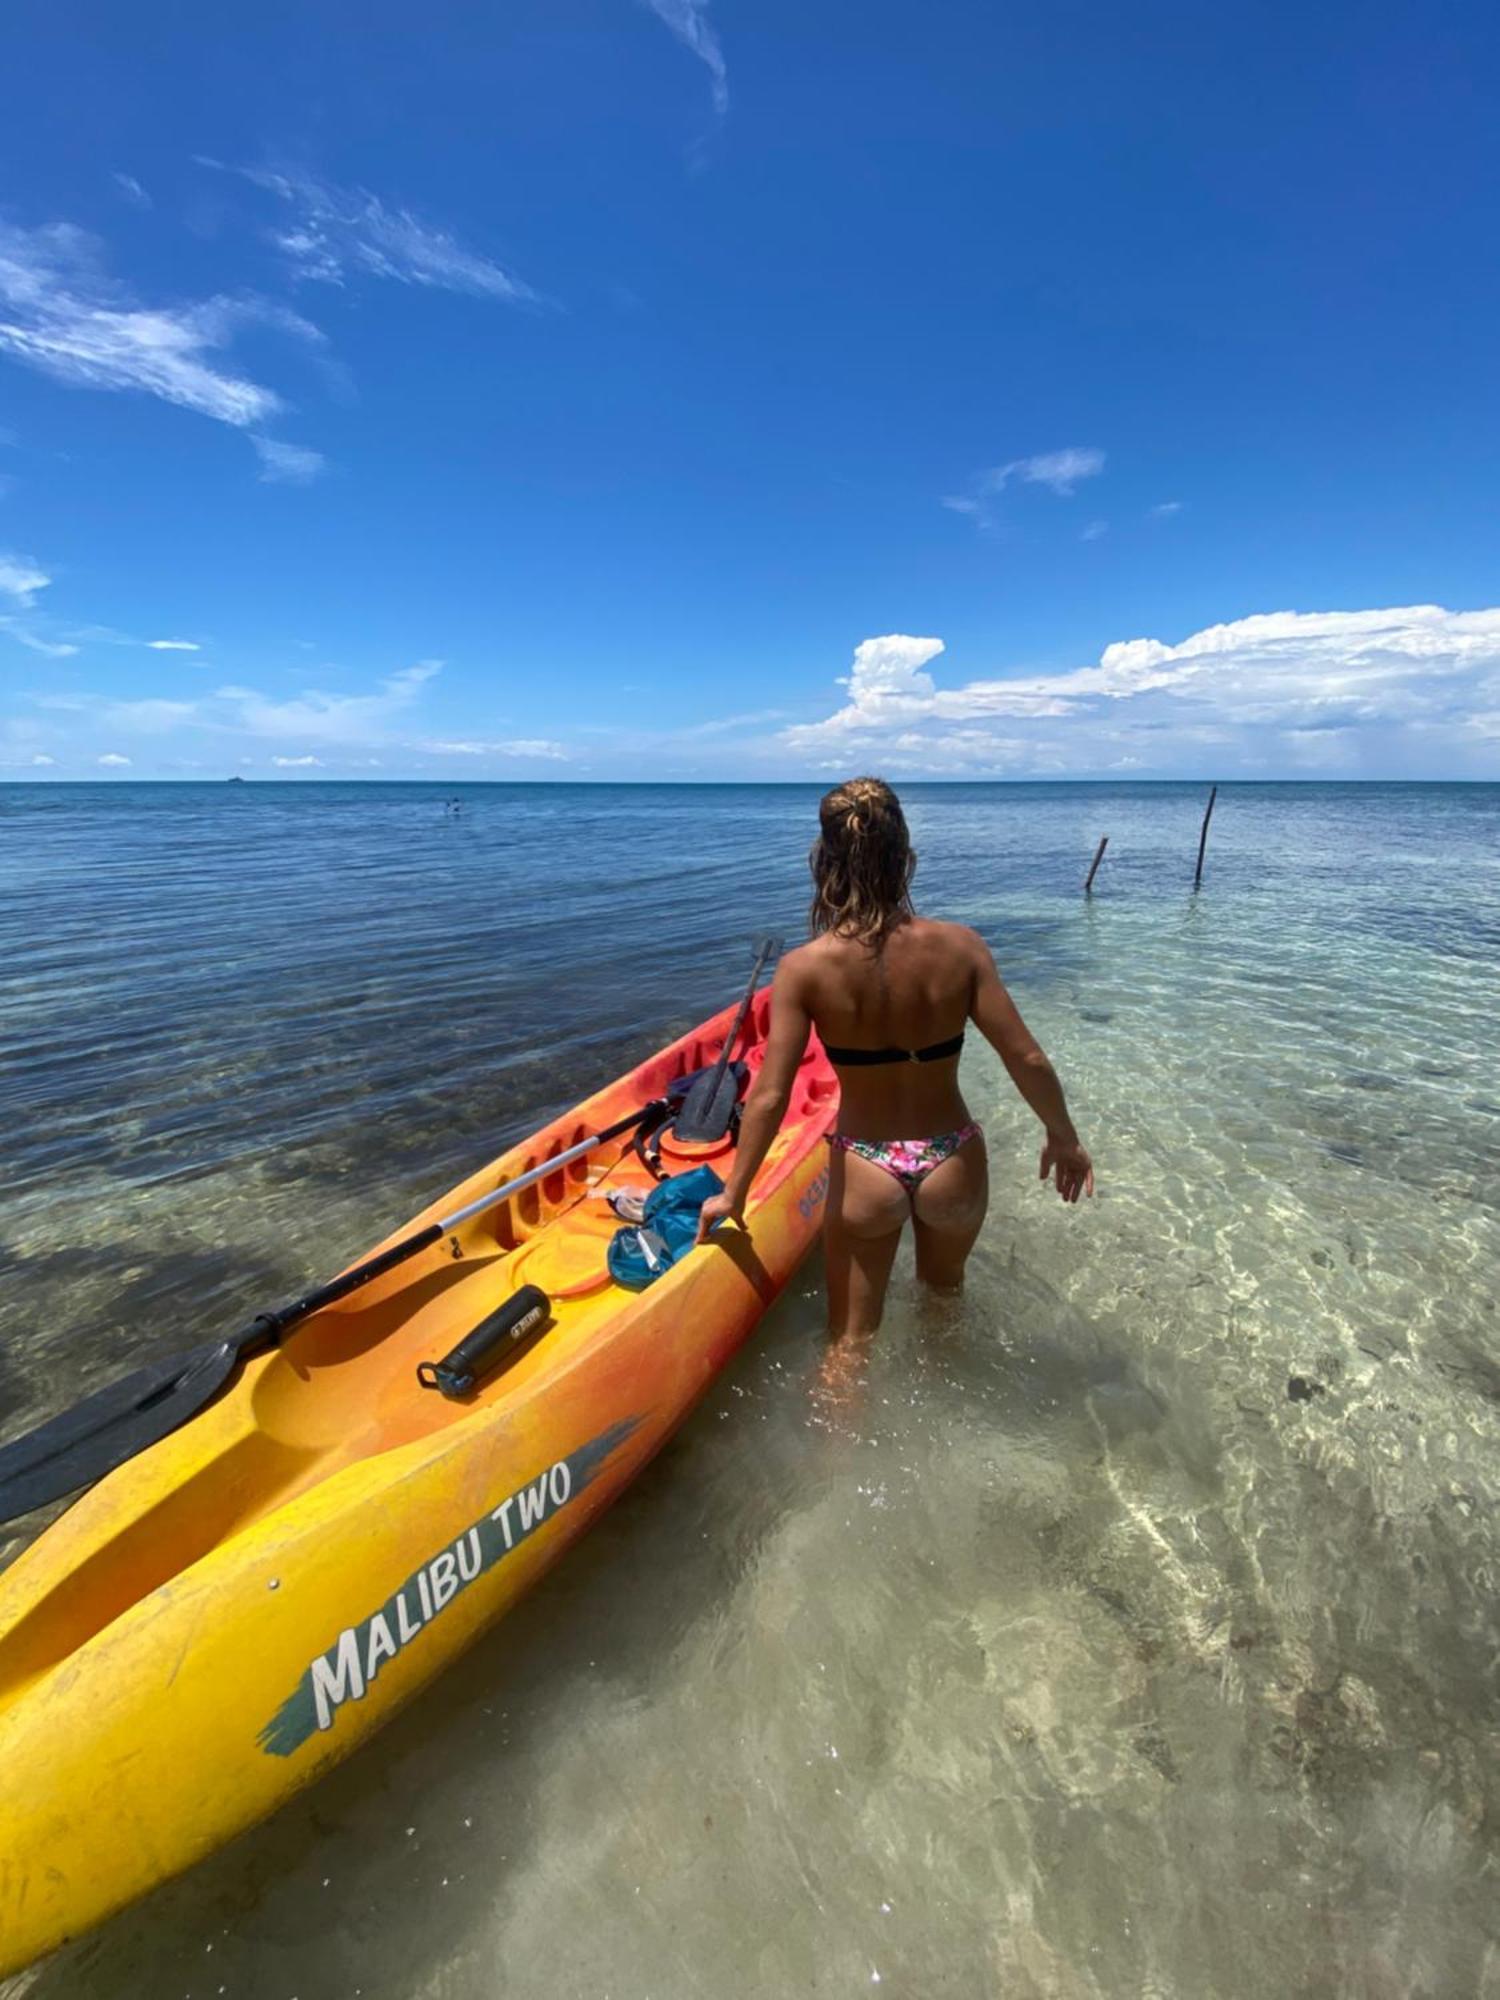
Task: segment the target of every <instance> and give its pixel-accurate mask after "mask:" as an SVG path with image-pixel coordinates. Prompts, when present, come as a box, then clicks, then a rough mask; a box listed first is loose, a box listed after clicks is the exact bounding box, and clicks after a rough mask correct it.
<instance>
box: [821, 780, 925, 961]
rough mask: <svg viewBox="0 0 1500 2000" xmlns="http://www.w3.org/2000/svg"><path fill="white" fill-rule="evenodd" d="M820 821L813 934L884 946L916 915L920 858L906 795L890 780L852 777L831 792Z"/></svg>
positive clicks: (824, 798) (827, 797)
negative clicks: (914, 884)
mask: <svg viewBox="0 0 1500 2000" xmlns="http://www.w3.org/2000/svg"><path fill="white" fill-rule="evenodd" d="M818 824H819V827H820V829H821V831H820V832H819V835H818V838H817V839H816V840H815V841H814V842H813V849H812V853H811V854H810V855H809V857H808V860H809V863H810V865H811V867H812V877H813V898H812V908H811V910H810V911H809V913H808V924H809V926H810V928H811V930H812V932H813V935H814V936H815V937H816V936H817V935H818V933H819V932H821V931H831V932H832V934H833V935H834V936H835V937H850V938H862V939H863V940H864V941H865V942H866V943H869V944H873V945H874V946H875V947H876V949H877V950H878V949H879V947H880V946H881V945H882V944H884V942H885V940H886V938H887V937H888V936H889V935H890V933H891V932H892V931H893V930H894V929H895V928H896V926H897V924H899V923H903V922H904V921H905V920H906V918H908V917H909V916H911V914H912V907H911V895H910V888H911V878H912V870H913V869H914V868H915V866H916V856H915V855H914V854H913V853H912V851H911V837H910V835H909V834H908V833H907V830H906V815H905V814H904V813H903V812H902V810H901V801H900V800H899V799H898V798H897V797H896V794H895V793H894V792H893V791H892V790H891V788H890V786H889V785H888V784H886V782H885V780H884V779H883V778H850V779H849V780H848V781H847V782H846V783H844V784H842V785H835V786H834V788H833V790H832V791H831V792H827V793H825V794H824V796H823V798H822V800H821V801H820V803H819V806H818Z"/></svg>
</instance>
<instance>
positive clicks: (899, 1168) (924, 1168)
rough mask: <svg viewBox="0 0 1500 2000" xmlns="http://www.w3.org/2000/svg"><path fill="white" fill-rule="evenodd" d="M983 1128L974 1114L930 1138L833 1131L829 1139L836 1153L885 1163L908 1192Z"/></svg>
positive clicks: (915, 1187) (889, 1172) (888, 1171)
mask: <svg viewBox="0 0 1500 2000" xmlns="http://www.w3.org/2000/svg"><path fill="white" fill-rule="evenodd" d="M979 1132H980V1128H979V1126H978V1125H977V1124H976V1123H975V1122H974V1120H973V1119H972V1118H971V1119H970V1120H969V1122H968V1124H967V1125H960V1126H959V1128H958V1130H957V1131H956V1132H936V1133H934V1134H933V1136H932V1137H931V1138H930V1139H851V1138H850V1137H849V1135H848V1133H847V1132H830V1133H829V1135H828V1143H829V1145H830V1146H831V1147H832V1148H833V1150H834V1151H835V1152H836V1153H858V1155H859V1157H860V1158H861V1159H862V1160H868V1161H869V1162H870V1165H871V1166H872V1167H884V1169H885V1171H886V1172H887V1173H888V1174H891V1175H892V1176H894V1178H895V1179H896V1180H898V1181H900V1183H901V1185H902V1187H904V1188H905V1189H906V1192H907V1193H908V1194H915V1193H916V1191H917V1189H918V1188H919V1187H920V1186H921V1185H922V1183H923V1181H925V1180H926V1178H927V1176H928V1175H929V1174H930V1173H931V1172H932V1170H933V1168H934V1167H940V1166H941V1165H942V1164H943V1162H944V1160H951V1159H952V1158H953V1155H954V1154H955V1153H956V1152H957V1151H958V1149H959V1147H960V1146H962V1145H965V1144H967V1142H968V1141H969V1140H970V1139H977V1138H978V1137H979Z"/></svg>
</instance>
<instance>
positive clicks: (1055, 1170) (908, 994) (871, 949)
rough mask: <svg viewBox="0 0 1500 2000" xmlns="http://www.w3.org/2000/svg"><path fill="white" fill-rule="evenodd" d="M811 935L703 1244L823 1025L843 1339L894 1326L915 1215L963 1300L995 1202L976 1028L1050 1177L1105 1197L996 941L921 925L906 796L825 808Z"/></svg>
mask: <svg viewBox="0 0 1500 2000" xmlns="http://www.w3.org/2000/svg"><path fill="white" fill-rule="evenodd" d="M818 819H819V823H820V825H821V828H822V831H821V833H820V835H819V837H818V839H817V841H816V843H815V844H814V846H813V850H812V856H811V862H812V874H813V900H812V914H811V929H812V933H813V936H812V941H811V942H810V943H809V944H805V945H803V946H801V947H800V948H799V949H798V950H796V951H793V952H789V953H788V954H787V956H786V957H785V958H784V959H783V960H782V962H781V966H780V969H779V970H778V972H777V974H776V983H775V986H774V988H773V990H772V995H771V1025H770V1032H769V1034H768V1036H767V1040H766V1054H765V1060H764V1061H763V1062H762V1064H761V1067H760V1074H759V1075H758V1076H757V1078H756V1080H755V1084H754V1086H753V1088H752V1089H751V1091H750V1094H749V1096H748V1098H747V1099H746V1101H745V1112H744V1120H743V1124H742V1127H741V1132H740V1142H739V1148H738V1151H737V1153H736V1155H735V1162H734V1166H733V1169H732V1170H731V1172H730V1176H729V1180H728V1182H727V1184H726V1186H725V1190H724V1192H723V1194H721V1195H716V1196H715V1197H714V1198H713V1199H712V1200H711V1201H708V1202H705V1204H704V1207H703V1214H702V1220H701V1222H700V1225H699V1241H700V1242H701V1241H702V1240H703V1238H704V1236H706V1235H707V1233H708V1231H709V1230H710V1229H711V1228H712V1227H713V1225H714V1224H715V1223H716V1222H718V1221H721V1220H722V1219H723V1218H725V1217H731V1218H733V1220H734V1221H736V1222H738V1221H740V1220H741V1219H742V1218H743V1215H744V1208H745V1201H746V1198H747V1196H748V1195H749V1192H750V1186H751V1183H752V1182H753V1181H754V1179H755V1176H756V1173H757V1172H758V1171H759V1168H760V1165H761V1162H762V1161H763V1160H764V1159H765V1157H766V1154H767V1152H768V1151H769V1149H770V1145H771V1141H772V1140H773V1139H774V1138H775V1136H776V1133H777V1129H778V1128H779V1126H780V1124H781V1121H782V1119H783V1118H784V1117H785V1115H786V1108H787V1102H788V1099H789V1097H790V1094H791V1088H792V1082H793V1079H794V1078H795V1076H796V1073H797V1065H798V1064H799V1063H800V1062H801V1060H802V1053H803V1050H804V1049H805V1048H806V1046H807V1037H808V1031H809V1029H811V1028H816V1029H817V1031H818V1034H819V1035H820V1036H821V1038H822V1041H823V1046H824V1049H825V1050H826V1051H827V1054H828V1059H829V1061H830V1062H831V1063H832V1064H833V1066H834V1068H835V1070H837V1072H838V1077H839V1083H840V1086H841V1095H840V1103H839V1117H838V1129H837V1131H835V1132H834V1133H832V1134H831V1135H830V1139H829V1144H830V1147H831V1148H832V1160H831V1171H830V1175H829V1184H828V1207H827V1212H826V1216H825V1220H824V1241H825V1247H826V1250H827V1259H828V1321H829V1330H830V1331H831V1332H832V1333H834V1334H845V1333H848V1334H858V1333H869V1332H873V1331H874V1329H875V1328H876V1327H877V1326H879V1324H880V1314H881V1309H882V1307H883V1306H884V1304H885V1293H886V1286H887V1284H888V1283H889V1281H890V1275H891V1266H892V1264H893V1263H894V1261H895V1257H896V1245H897V1244H898V1243H899V1242H900V1240H901V1231H902V1229H903V1228H904V1227H905V1224H906V1221H907V1219H908V1217H910V1219H911V1223H912V1228H913V1230H914V1232H915V1235H916V1247H917V1276H918V1277H919V1278H921V1279H922V1280H923V1281H924V1282H925V1283H927V1284H929V1285H934V1286H937V1287H939V1288H940V1289H942V1290H945V1291H954V1290H957V1288H958V1287H959V1286H960V1285H961V1284H962V1283H963V1275H964V1265H965V1263H966V1262H967V1260H968V1255H969V1252H970V1251H971V1250H972V1249H973V1247H974V1241H975V1238H976V1237H977V1236H978V1234H979V1230H980V1225H981V1224H982V1223H983V1221H984V1212H985V1208H986V1206H987V1203H988V1195H989V1190H988V1182H987V1175H986V1168H985V1150H984V1140H983V1137H982V1135H981V1133H980V1129H979V1127H978V1125H976V1124H975V1123H974V1121H973V1119H972V1118H970V1116H969V1112H968V1107H967V1106H966V1105H965V1103H964V1100H963V1097H962V1095H961V1093H960V1091H959V1087H958V1057H959V1051H960V1049H961V1048H962V1047H963V1039H964V1028H965V1025H966V1024H967V1023H968V1022H969V1021H972V1022H973V1023H974V1025H975V1026H976V1027H977V1028H978V1030H979V1032H980V1033H981V1034H982V1035H983V1036H984V1037H985V1039H986V1041H988V1042H989V1043H991V1044H992V1046H993V1047H994V1048H995V1050H996V1051H997V1053H998V1054H999V1057H1000V1060H1001V1061H1002V1062H1003V1063H1004V1064H1005V1067H1006V1069H1007V1071H1008V1072H1009V1074H1010V1079H1011V1081H1012V1083H1014V1084H1015V1086H1016V1088H1017V1090H1019V1091H1020V1093H1021V1095H1022V1096H1023V1097H1024V1098H1025V1099H1026V1102H1027V1103H1028V1104H1029V1105H1030V1106H1031V1108H1032V1110H1033V1111H1034V1112H1035V1113H1036V1114H1037V1116H1038V1117H1039V1118H1040V1119H1041V1121H1042V1123H1043V1125H1044V1126H1045V1127H1046V1133H1047V1136H1046V1138H1045V1139H1044V1140H1043V1142H1042V1163H1041V1178H1042V1179H1043V1180H1047V1179H1049V1178H1052V1177H1054V1176H1055V1178H1056V1183H1057V1191H1058V1193H1059V1194H1060V1195H1061V1196H1062V1198H1063V1200H1064V1201H1068V1202H1075V1201H1077V1200H1078V1198H1079V1196H1080V1195H1083V1194H1088V1195H1091V1194H1092V1193H1093V1191H1094V1168H1093V1163H1092V1161H1091V1160H1090V1159H1089V1156H1088V1154H1087V1153H1086V1152H1085V1151H1084V1148H1083V1147H1082V1145H1081V1144H1080V1143H1079V1139H1078V1134H1077V1133H1076V1132H1075V1131H1074V1130H1073V1122H1072V1120H1071V1119H1070V1118H1069V1116H1068V1107H1067V1105H1066V1103H1065V1102H1064V1101H1063V1093H1062V1085H1061V1084H1060V1083H1059V1082H1058V1080H1057V1073H1056V1071H1055V1070H1054V1069H1053V1067H1052V1065H1051V1063H1049V1062H1048V1060H1047V1058H1046V1056H1045V1054H1044V1053H1043V1052H1042V1049H1041V1047H1040V1045H1039V1044H1038V1042H1037V1040H1036V1038H1035V1036H1034V1035H1032V1033H1031V1032H1030V1030H1029V1029H1028V1028H1027V1026H1026V1023H1025V1022H1024V1021H1023V1020H1022V1019H1021V1016H1020V1014H1019V1013H1018V1012H1017V1011H1016V1005H1015V1002H1014V1001H1013V1000H1012V999H1011V997H1010V995H1009V994H1008V993H1007V992H1006V990H1005V988H1004V986H1003V985H1002V984H1001V980H1000V975H999V973H998V972H997V971H996V970H995V961H994V960H993V959H992V958H991V957H990V954H989V950H988V948H987V947H986V945H985V943H984V940H983V939H982V938H981V937H979V935H978V934H977V933H976V932H974V931H971V930H969V929H967V928H966V927H965V926H964V925H963V924H944V923H936V922H934V921H932V919H930V918H928V917H919V916H918V915H917V914H916V912H915V910H914V909H913V908H912V904H911V894H910V889H911V878H912V872H913V870H914V868H915V866H916V856H915V855H914V854H913V853H912V851H911V842H910V840H909V838H908V836H907V831H906V820H905V817H904V815H903V814H902V811H901V804H900V801H899V800H898V799H897V797H896V794H895V793H894V792H893V791H892V790H891V788H890V786H889V785H887V784H885V783H883V782H882V781H881V780H880V779H879V778H852V779H851V780H850V781H849V783H848V784H845V785H839V786H836V787H835V789H834V790H833V791H831V792H829V793H828V794H827V796H826V797H825V798H824V800H823V802H822V804H821V805H820V806H819V808H818Z"/></svg>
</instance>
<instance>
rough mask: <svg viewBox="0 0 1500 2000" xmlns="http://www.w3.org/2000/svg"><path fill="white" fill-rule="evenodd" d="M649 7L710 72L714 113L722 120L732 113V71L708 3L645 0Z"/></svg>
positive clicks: (681, 0) (679, 0)
mask: <svg viewBox="0 0 1500 2000" xmlns="http://www.w3.org/2000/svg"><path fill="white" fill-rule="evenodd" d="M645 4H646V5H647V6H648V7H649V8H650V9H651V11H652V13H653V14H655V16H656V17H657V19H658V20H659V21H664V22H665V23H666V25H667V26H668V27H669V28H670V29H671V31H672V33H673V34H674V35H675V36H676V37H677V39H678V41H679V42H681V43H682V45H683V47H684V48H688V49H691V50H692V52H693V54H694V55H695V56H696V57H697V58H698V60H699V61H700V62H701V63H702V64H703V65H704V67H705V68H706V69H707V71H708V74H709V80H710V88H711V90H712V92H713V100H714V110H715V111H716V112H717V113H718V114H719V116H720V117H721V118H722V117H723V116H724V114H725V112H726V111H727V110H728V109H729V71H728V70H727V69H726V67H725V64H724V51H723V50H722V49H721V48H720V46H719V38H718V36H717V35H716V34H715V33H714V31H713V29H712V27H710V25H709V20H708V0H645Z"/></svg>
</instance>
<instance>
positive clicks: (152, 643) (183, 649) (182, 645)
mask: <svg viewBox="0 0 1500 2000" xmlns="http://www.w3.org/2000/svg"><path fill="white" fill-rule="evenodd" d="M146 644H147V645H148V646H149V647H150V649H151V651H152V652H153V653H201V652H202V651H203V648H202V647H201V646H200V645H199V644H198V641H197V640H196V639H148V640H147V641H146Z"/></svg>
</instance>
